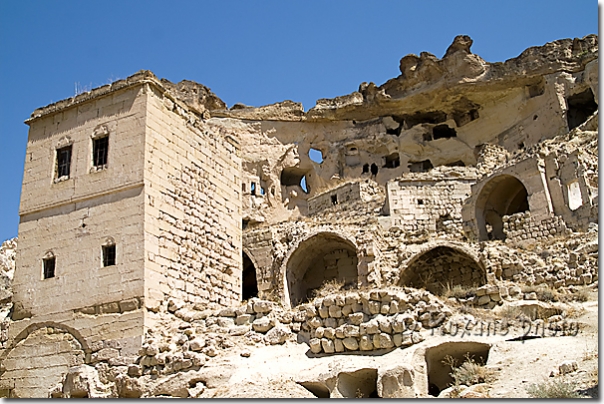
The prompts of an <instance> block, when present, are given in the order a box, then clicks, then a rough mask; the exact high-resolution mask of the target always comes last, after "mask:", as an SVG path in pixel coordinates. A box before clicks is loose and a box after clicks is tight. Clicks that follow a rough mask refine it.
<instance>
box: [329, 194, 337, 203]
mask: <svg viewBox="0 0 604 404" xmlns="http://www.w3.org/2000/svg"><path fill="white" fill-rule="evenodd" d="M331 204H332V205H337V204H338V195H332V196H331Z"/></svg>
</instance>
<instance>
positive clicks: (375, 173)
mask: <svg viewBox="0 0 604 404" xmlns="http://www.w3.org/2000/svg"><path fill="white" fill-rule="evenodd" d="M377 173H378V166H377V165H375V163H374V164H371V175H373V176H376V175H377Z"/></svg>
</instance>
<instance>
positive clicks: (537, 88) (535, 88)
mask: <svg viewBox="0 0 604 404" xmlns="http://www.w3.org/2000/svg"><path fill="white" fill-rule="evenodd" d="M528 92H529V97H530V98H534V97H538V96H540V95H543V93H545V83H543V82H541V83H539V84H535V85H532V86H529V88H528Z"/></svg>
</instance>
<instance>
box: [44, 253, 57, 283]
mask: <svg viewBox="0 0 604 404" xmlns="http://www.w3.org/2000/svg"><path fill="white" fill-rule="evenodd" d="M43 262H44V279H48V278H54V277H55V257H50V258H44V260H43Z"/></svg>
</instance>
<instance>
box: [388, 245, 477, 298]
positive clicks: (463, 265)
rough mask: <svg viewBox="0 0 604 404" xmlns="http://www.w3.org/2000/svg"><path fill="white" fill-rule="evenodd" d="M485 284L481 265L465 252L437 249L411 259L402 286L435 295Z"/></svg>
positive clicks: (445, 247)
mask: <svg viewBox="0 0 604 404" xmlns="http://www.w3.org/2000/svg"><path fill="white" fill-rule="evenodd" d="M485 283H486V272H485V270H484V267H483V266H482V264H480V263H479V262H478V261H476V260H475V259H474V258H473V257H472V256H470V255H469V254H467V253H466V252H464V251H462V250H459V249H456V248H453V247H449V246H437V247H434V248H431V249H429V250H427V251H424V252H421V253H419V254H418V255H416V256H415V257H414V258H412V259H411V260H410V261H409V263H408V264H407V266H406V268H405V269H404V272H403V273H402V275H401V278H400V281H399V285H400V286H411V287H414V288H418V289H422V288H423V289H426V290H427V291H429V292H431V293H434V294H436V295H440V294H442V293H443V292H444V291H445V290H446V289H447V288H453V287H454V286H456V285H460V286H466V287H473V286H480V285H484V284H485Z"/></svg>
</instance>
